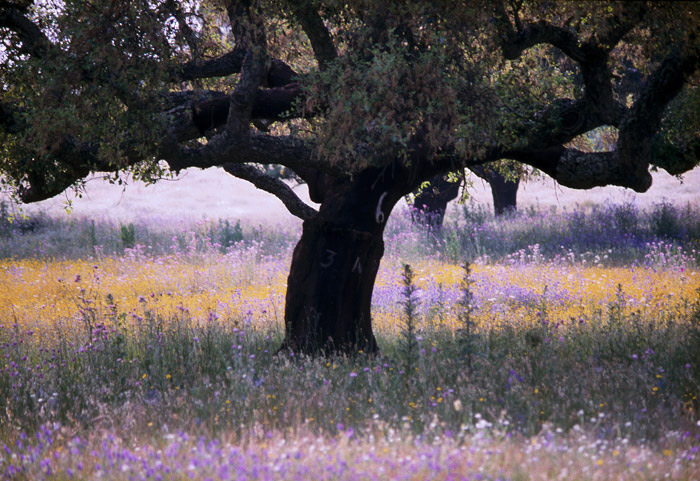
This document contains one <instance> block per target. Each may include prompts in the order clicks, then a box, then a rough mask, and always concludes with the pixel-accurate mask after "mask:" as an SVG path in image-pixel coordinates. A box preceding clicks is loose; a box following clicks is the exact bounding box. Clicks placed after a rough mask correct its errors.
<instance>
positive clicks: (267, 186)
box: [223, 164, 318, 220]
mask: <svg viewBox="0 0 700 481" xmlns="http://www.w3.org/2000/svg"><path fill="white" fill-rule="evenodd" d="M223 168H224V170H225V171H226V172H228V173H229V174H231V175H233V176H234V177H238V178H239V179H243V180H247V181H248V182H250V183H251V184H253V185H254V186H255V187H257V188H258V189H260V190H264V191H265V192H269V193H270V194H272V195H274V196H275V197H277V198H278V199H279V200H281V201H282V203H283V204H284V206H285V207H286V208H287V210H288V211H289V212H290V213H291V214H292V215H294V216H296V217H298V218H300V219H302V220H306V219H309V218H311V217H313V216H314V215H316V214H318V211H317V210H316V209H314V208H313V207H311V206H309V205H307V204H305V203H304V202H303V201H302V200H301V199H300V198H299V197H298V196H297V195H296V194H295V193H294V191H293V190H292V189H291V187H289V186H288V185H287V184H285V183H284V182H283V181H282V180H280V179H275V178H273V177H270V176H269V175H266V174H265V173H263V172H261V171H260V170H258V169H257V168H255V167H254V166H252V165H248V164H224V165H223Z"/></svg>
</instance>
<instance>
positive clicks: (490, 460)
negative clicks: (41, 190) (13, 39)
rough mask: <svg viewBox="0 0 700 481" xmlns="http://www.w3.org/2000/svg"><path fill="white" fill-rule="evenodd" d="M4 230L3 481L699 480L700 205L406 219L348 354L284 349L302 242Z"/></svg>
mask: <svg viewBox="0 0 700 481" xmlns="http://www.w3.org/2000/svg"><path fill="white" fill-rule="evenodd" d="M2 213H3V215H2V218H1V219H0V356H1V358H0V359H1V360H0V475H1V476H2V477H3V479H5V478H6V479H19V480H24V479H26V480H29V479H31V480H34V479H62V480H63V479H98V478H101V479H116V480H122V479H123V480H132V479H167V480H170V479H212V480H218V479H235V480H243V479H245V480H297V479H298V480H307V479H319V480H359V479H377V480H383V479H401V480H404V479H405V480H423V479H436V480H497V479H501V480H529V479H567V480H568V479H622V480H625V479H630V480H632V479H634V480H645V479H649V480H652V479H678V480H695V479H700V452H699V451H700V413H699V409H700V400H698V395H699V394H700V269H699V266H698V262H699V261H700V243H699V241H700V210H698V208H697V207H694V206H689V205H688V206H675V205H671V204H668V203H659V204H654V205H652V206H650V207H649V208H646V209H644V210H642V209H640V208H637V207H635V206H634V205H631V204H604V205H593V206H587V207H586V208H577V209H571V210H568V211H567V210H563V211H562V210H556V209H542V210H538V209H534V208H529V209H523V210H522V211H520V212H518V213H515V214H513V215H510V216H508V217H506V218H494V217H493V216H492V215H491V214H490V212H487V211H486V210H485V209H484V208H481V207H479V206H478V205H474V204H468V205H465V206H463V207H461V208H460V209H459V210H458V211H457V212H456V213H455V215H453V216H452V217H451V218H450V219H448V221H447V224H446V226H445V228H444V230H442V231H441V232H435V231H432V230H430V229H426V228H423V227H416V226H413V225H411V223H410V215H409V214H408V212H406V211H401V212H397V213H395V214H394V216H393V217H392V220H391V221H390V223H389V225H388V226H387V231H386V234H385V240H386V256H385V258H384V260H383V262H382V267H381V269H380V273H379V278H378V280H377V285H376V287H375V292H374V296H373V304H374V307H373V316H374V317H373V322H374V326H375V333H376V335H377V338H378V342H379V344H380V349H381V352H380V354H379V355H377V356H366V355H364V354H363V353H358V355H356V356H351V357H329V358H309V357H304V356H300V355H295V354H294V353H289V352H282V353H278V350H277V349H278V347H279V346H280V344H281V341H282V337H283V328H284V326H283V314H284V313H283V311H284V292H285V287H286V286H285V283H286V274H287V270H288V265H289V261H290V258H291V252H292V249H293V247H294V243H295V242H296V239H297V236H298V235H299V231H298V229H297V228H296V227H270V226H264V227H263V226H256V225H254V224H250V223H243V224H241V223H240V222H237V221H236V220H228V221H227V220H216V221H201V222H182V223H163V224H158V223H153V222H150V223H138V222H134V223H122V224H120V223H115V222H114V221H108V220H88V219H85V218H75V219H73V220H66V219H65V218H55V217H50V216H42V215H38V214H37V215H31V216H28V217H22V216H12V215H10V213H9V211H7V209H6V207H3V212H2ZM465 261H466V263H465ZM406 265H409V266H410V268H408V269H407V267H406ZM408 272H411V273H412V275H407V273H408Z"/></svg>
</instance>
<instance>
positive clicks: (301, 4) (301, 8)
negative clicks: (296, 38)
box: [289, 0, 338, 70]
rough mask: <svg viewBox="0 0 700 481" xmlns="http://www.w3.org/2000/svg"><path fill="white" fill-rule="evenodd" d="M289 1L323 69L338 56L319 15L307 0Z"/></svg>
mask: <svg viewBox="0 0 700 481" xmlns="http://www.w3.org/2000/svg"><path fill="white" fill-rule="evenodd" d="M289 3H290V4H291V7H292V10H293V11H294V15H295V16H296V18H297V20H298V21H299V23H300V24H301V28H303V29H304V33H306V36H307V37H309V41H310V42H311V48H312V49H313V51H314V56H315V57H316V60H317V61H318V66H319V68H320V69H321V70H325V69H326V68H327V67H328V65H329V64H330V63H331V62H333V61H334V60H336V59H337V58H338V52H337V51H336V49H335V45H334V44H333V39H332V38H331V34H330V32H329V31H328V29H327V28H326V25H325V24H324V23H323V19H322V18H321V15H319V13H318V10H316V9H315V8H314V5H313V4H312V3H311V2H309V1H306V0H291V1H290V2H289Z"/></svg>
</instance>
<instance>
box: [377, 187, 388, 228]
mask: <svg viewBox="0 0 700 481" xmlns="http://www.w3.org/2000/svg"><path fill="white" fill-rule="evenodd" d="M387 194H388V192H384V193H383V194H382V195H381V196H379V204H377V210H376V212H375V213H374V219H375V220H376V221H377V224H381V223H382V222H384V219H385V217H384V212H382V202H384V197H386V195H387Z"/></svg>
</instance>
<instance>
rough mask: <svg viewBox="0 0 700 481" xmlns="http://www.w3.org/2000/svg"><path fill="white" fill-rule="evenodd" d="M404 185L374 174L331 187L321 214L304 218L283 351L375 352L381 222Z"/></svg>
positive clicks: (289, 284)
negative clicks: (374, 296) (375, 291)
mask: <svg viewBox="0 0 700 481" xmlns="http://www.w3.org/2000/svg"><path fill="white" fill-rule="evenodd" d="M400 184H401V183H400V182H397V183H395V184H393V185H392V180H391V179H383V177H382V174H377V173H376V172H375V173H374V174H373V175H372V174H370V175H368V174H366V173H362V174H360V175H358V176H355V177H354V178H353V179H352V180H350V179H348V178H345V179H343V180H341V181H336V182H334V183H333V184H332V185H329V186H328V187H327V188H326V192H325V195H324V199H323V203H322V204H321V208H320V210H319V213H318V214H317V215H315V216H313V217H311V218H309V219H307V220H305V221H304V225H303V232H302V235H301V239H300V240H299V243H298V244H297V246H296V247H295V249H294V254H293V256H292V264H291V267H290V270H289V277H288V280H287V295H286V299H285V304H286V305H285V314H284V317H285V341H284V344H283V346H282V349H288V350H291V351H295V352H296V351H299V352H305V353H311V354H317V353H322V354H329V353H334V352H343V353H350V352H357V351H363V352H365V353H373V352H376V351H377V341H376V339H375V337H374V333H373V331H372V315H371V306H372V290H373V288H374V282H375V279H376V277H377V271H378V270H379V264H380V262H381V258H382V256H383V254H384V241H383V239H382V235H383V232H384V227H385V225H386V221H387V220H388V218H389V214H390V212H391V209H392V208H393V206H394V205H395V204H396V202H397V201H398V200H399V199H400V198H401V197H402V195H403V191H402V190H401V189H400ZM397 187H399V188H398V189H397ZM385 189H386V190H385Z"/></svg>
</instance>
